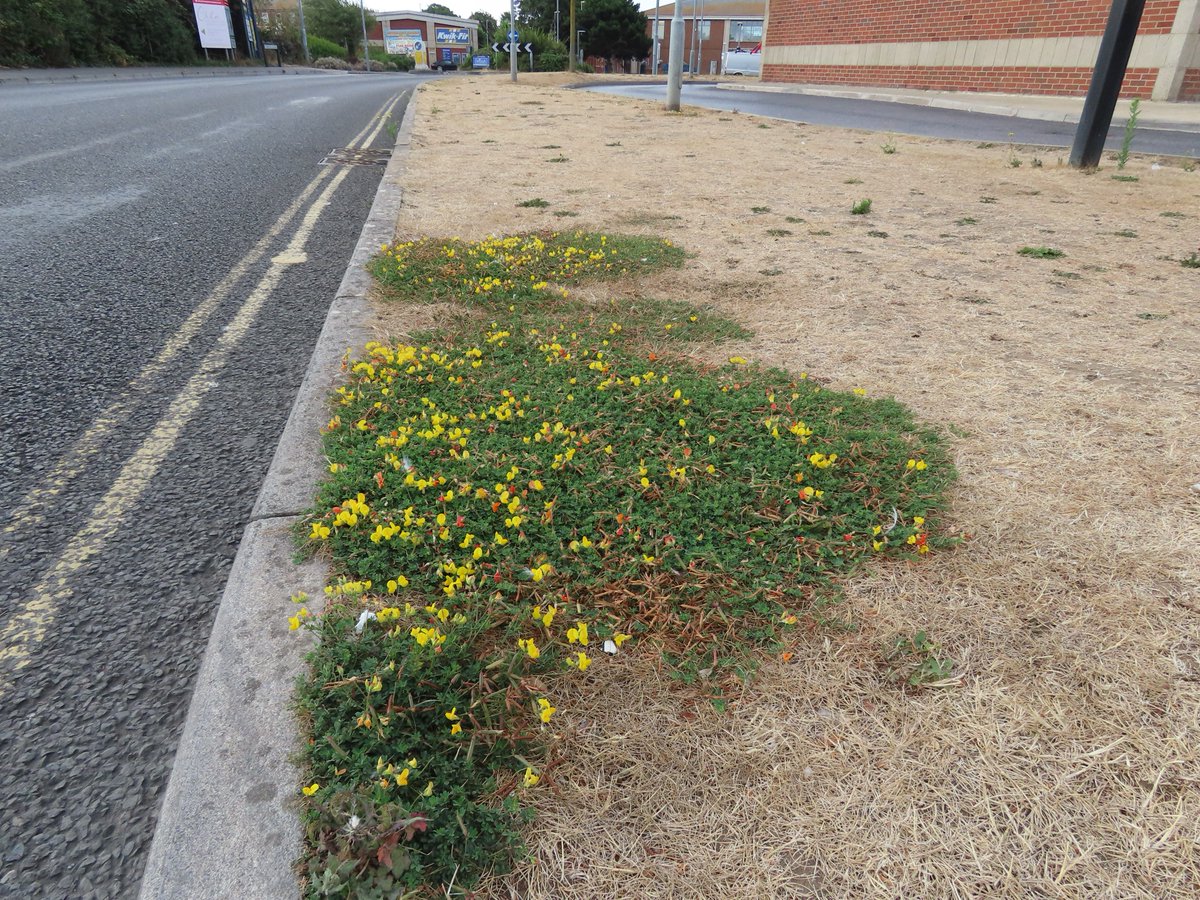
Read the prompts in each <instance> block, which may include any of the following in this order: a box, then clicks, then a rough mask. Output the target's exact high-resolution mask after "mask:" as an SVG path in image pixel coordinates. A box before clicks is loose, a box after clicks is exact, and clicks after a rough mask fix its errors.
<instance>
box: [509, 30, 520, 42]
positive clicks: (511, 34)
mask: <svg viewBox="0 0 1200 900" xmlns="http://www.w3.org/2000/svg"><path fill="white" fill-rule="evenodd" d="M519 37H520V35H519V34H517V33H516V32H515V31H510V32H509V33H508V39H509V40H510V41H515V40H517V38H519Z"/></svg>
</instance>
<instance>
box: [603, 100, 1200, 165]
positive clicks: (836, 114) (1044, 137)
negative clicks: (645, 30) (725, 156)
mask: <svg viewBox="0 0 1200 900" xmlns="http://www.w3.org/2000/svg"><path fill="white" fill-rule="evenodd" d="M589 90H596V91H602V92H604V93H606V94H618V95H620V96H625V97H640V98H643V99H647V100H660V101H663V102H665V101H666V93H667V88H666V85H665V84H664V83H662V82H657V83H650V84H644V85H642V84H637V85H611V86H604V87H596V88H589ZM681 102H682V103H683V104H684V105H685V106H686V105H692V106H704V107H707V108H709V109H726V110H737V111H739V112H743V113H753V114H755V115H761V116H772V117H774V118H777V119H786V120H788V121H791V122H807V123H808V124H810V125H831V126H835V127H839V128H861V129H863V130H865V131H876V132H882V133H889V132H891V133H894V134H911V135H918V136H920V137H933V138H948V139H950V140H960V141H992V142H995V143H998V144H999V143H1009V142H1012V143H1014V144H1020V145H1034V146H1042V147H1069V146H1070V145H1071V142H1072V141H1073V140H1074V138H1075V126H1074V125H1073V124H1069V123H1066V122H1049V121H1045V120H1042V119H1021V118H1016V117H1013V116H998V115H991V114H988V113H975V112H967V111H966V110H960V109H940V108H937V107H932V106H914V105H911V104H905V103H890V102H887V101H883V100H857V99H852V98H847V97H818V96H814V95H811V94H785V93H775V92H767V91H731V90H727V89H722V88H718V87H715V86H713V85H712V84H688V83H686V82H685V83H684V85H683V92H682V94H681ZM1121 138H1122V129H1121V128H1112V129H1110V130H1109V134H1108V140H1107V142H1106V144H1105V146H1106V147H1108V148H1110V149H1118V148H1120V146H1121ZM1133 149H1134V151H1135V152H1138V153H1159V154H1163V155H1167V156H1190V157H1194V158H1200V133H1197V132H1188V131H1170V130H1165V129H1157V128H1147V127H1143V128H1139V129H1138V131H1137V135H1136V137H1135V138H1134V143H1133Z"/></svg>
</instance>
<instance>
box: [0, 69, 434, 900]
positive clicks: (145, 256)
mask: <svg viewBox="0 0 1200 900" xmlns="http://www.w3.org/2000/svg"><path fill="white" fill-rule="evenodd" d="M417 80H418V79H417V78H415V77H413V76H403V75H374V76H365V75H346V74H342V73H337V74H329V75H323V74H322V75H306V76H296V77H277V78H264V77H242V76H231V77H223V78H211V79H188V78H175V79H173V80H160V81H139V82H122V83H100V84H78V85H76V84H60V85H29V86H20V85H17V86H4V87H0V121H2V122H3V123H4V127H3V128H2V129H0V397H2V398H3V401H2V406H0V760H2V761H3V765H2V766H0V811H2V812H0V897H22V898H24V897H37V898H43V897H47V898H48V897H55V898H59V897H72V898H74V897H127V896H133V895H135V894H136V891H137V886H138V882H139V880H140V878H141V873H142V868H143V864H144V859H145V854H146V851H147V849H148V846H149V842H150V839H151V837H152V835H153V830H154V824H155V818H156V814H157V807H158V802H159V797H160V793H161V791H162V790H163V788H164V787H165V784H166V781H167V777H168V775H169V773H170V768H171V764H172V758H173V755H174V751H175V747H176V744H177V741H178V736H179V732H180V729H181V727H182V723H183V719H184V716H185V714H186V711H187V706H188V701H189V698H190V693H191V690H192V685H193V681H194V677H195V675H196V672H197V669H198V666H199V663H200V659H201V655H202V653H203V650H204V646H205V642H206V640H207V638H208V634H209V630H210V625H211V622H212V620H213V617H214V615H215V613H216V609H217V605H218V602H219V600H220V597H221V592H222V589H223V586H224V583H225V580H226V575H227V573H228V570H229V567H230V564H231V562H232V560H233V557H234V554H235V551H236V550H237V546H238V541H239V539H240V537H241V534H242V530H243V528H244V527H245V525H246V521H247V519H248V517H249V514H250V511H251V507H252V505H253V502H254V499H255V496H256V493H257V491H258V488H259V485H260V482H261V480H262V478H263V475H264V473H265V472H266V469H267V466H268V465H269V463H270V461H271V457H272V454H273V452H274V449H275V445H276V442H277V439H278V437H279V434H280V432H281V431H282V428H283V424H284V421H285V420H286V417H287V414H288V410H289V409H290V407H291V404H292V400H293V397H294V395H295V392H296V390H297V388H298V387H299V384H300V381H301V379H302V376H303V373H304V370H305V367H306V364H307V362H308V358H309V355H310V352H311V350H312V347H313V345H314V343H315V341H316V336H317V334H318V332H319V331H320V328H321V324H322V321H323V319H324V316H325V311H326V309H327V307H328V305H329V302H330V300H331V299H332V297H333V294H334V292H335V291H336V289H337V286H338V283H339V281H340V279H341V276H342V273H343V272H344V270H345V267H346V264H347V261H348V260H349V257H350V254H351V251H352V249H353V247H354V244H355V242H356V241H357V238H358V234H359V231H360V229H361V226H362V223H363V221H364V220H365V219H366V215H367V211H368V209H369V208H370V204H371V201H372V199H373V197H374V194H375V190H376V186H377V184H378V181H379V178H380V177H381V175H382V172H383V169H382V167H381V166H377V165H360V166H346V165H322V164H321V161H322V159H323V157H325V156H326V154H327V153H328V152H329V151H330V150H333V149H335V148H344V147H347V146H350V145H351V144H352V143H355V142H356V140H357V145H358V146H364V145H366V144H367V143H368V142H370V145H371V146H374V147H388V146H390V143H391V137H390V135H389V130H388V128H387V127H386V124H387V123H385V122H384V121H383V120H381V119H380V118H379V115H380V114H381V113H382V112H383V110H384V109H385V108H386V107H387V105H388V103H389V102H390V101H391V100H392V99H393V98H397V97H398V96H399V100H398V102H397V103H396V104H395V105H394V106H393V107H392V108H391V110H390V118H391V120H392V121H393V122H394V123H395V124H396V125H398V124H399V121H400V117H401V115H402V114H403V112H404V106H405V103H406V101H407V95H408V94H409V93H410V92H411V90H412V88H413V87H414V85H415V84H416V83H417ZM314 179H318V180H317V182H316V183H315V184H314ZM298 198H300V199H299V202H297V200H298ZM289 211H290V212H291V213H292V214H291V215H290V216H289V215H288V212H289ZM272 235H273V236H272ZM248 252H249V257H247V254H248ZM223 279H224V283H222V281H223ZM280 589H281V590H284V591H286V590H287V589H288V586H286V585H281V586H280ZM213 862H214V864H218V865H219V861H217V860H214V861H213Z"/></svg>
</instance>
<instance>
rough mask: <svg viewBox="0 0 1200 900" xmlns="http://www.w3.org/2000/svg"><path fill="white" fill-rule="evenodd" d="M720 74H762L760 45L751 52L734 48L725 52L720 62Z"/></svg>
mask: <svg viewBox="0 0 1200 900" xmlns="http://www.w3.org/2000/svg"><path fill="white" fill-rule="evenodd" d="M721 74H723V75H760V74H762V44H759V45H758V46H757V47H755V48H754V49H753V50H743V49H742V48H740V47H739V48H736V49H734V50H726V51H725V59H724V60H722V66H721Z"/></svg>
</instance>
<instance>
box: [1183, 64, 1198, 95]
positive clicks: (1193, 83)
mask: <svg viewBox="0 0 1200 900" xmlns="http://www.w3.org/2000/svg"><path fill="white" fill-rule="evenodd" d="M1179 99H1180V100H1200V69H1187V70H1185V71H1184V73H1183V86H1182V87H1181V88H1180V89H1179Z"/></svg>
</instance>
